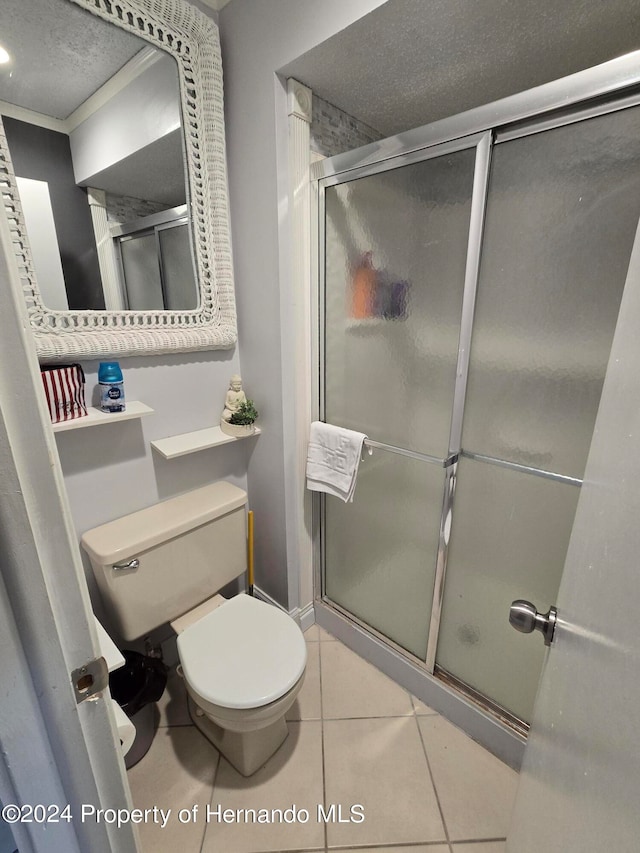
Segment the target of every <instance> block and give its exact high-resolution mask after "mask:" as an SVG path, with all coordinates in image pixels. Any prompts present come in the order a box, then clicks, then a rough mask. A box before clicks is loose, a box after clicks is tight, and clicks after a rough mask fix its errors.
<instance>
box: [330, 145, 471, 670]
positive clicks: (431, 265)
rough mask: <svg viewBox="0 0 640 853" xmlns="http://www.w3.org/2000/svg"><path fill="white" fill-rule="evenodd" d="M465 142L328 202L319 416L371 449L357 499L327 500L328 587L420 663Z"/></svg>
mask: <svg viewBox="0 0 640 853" xmlns="http://www.w3.org/2000/svg"><path fill="white" fill-rule="evenodd" d="M468 144H469V145H470V147H468V148H463V149H462V150H454V151H451V150H450V151H449V152H447V153H442V154H441V155H440V156H433V154H432V155H431V158H430V159H424V160H422V161H421V162H415V163H412V164H408V165H404V166H401V167H397V168H394V169H389V170H388V171H383V172H381V173H379V174H373V175H368V176H366V177H361V178H356V179H352V180H347V181H345V182H342V183H337V182H336V183H335V184H334V185H333V186H327V187H326V189H325V196H324V199H325V219H324V234H325V269H324V284H325V294H324V328H325V340H324V364H325V374H324V412H323V415H324V420H326V421H327V422H329V423H333V424H336V425H338V426H343V427H348V428H350V429H354V430H358V431H360V432H363V433H365V434H366V435H367V436H368V437H369V438H370V439H371V440H372V441H373V442H375V443H376V446H375V449H374V451H373V455H372V456H369V455H367V454H366V453H365V455H364V459H363V461H362V463H361V466H360V474H359V477H358V484H357V488H356V492H355V499H354V503H353V504H349V505H345V504H343V503H342V502H341V501H339V500H338V499H336V498H333V497H327V498H326V499H325V507H324V515H323V525H322V528H323V548H324V593H325V596H326V597H327V598H328V599H329V600H330V601H331V602H333V603H334V604H336V605H338V606H339V607H342V608H343V609H344V610H346V611H348V612H349V613H351V614H353V615H354V616H356V617H357V618H359V619H360V620H362V621H363V622H364V623H366V624H367V625H369V626H371V627H372V628H373V629H375V630H376V631H378V632H380V633H381V634H383V635H384V636H385V637H388V638H389V639H390V640H391V641H392V642H393V643H395V644H397V645H398V646H400V647H402V648H403V649H406V650H407V651H409V652H411V653H412V654H414V655H416V656H418V657H420V658H421V659H423V660H424V658H425V655H426V647H427V638H428V632H429V613H430V611H431V604H432V596H433V587H434V577H435V568H436V561H437V558H438V548H439V539H440V535H439V531H440V521H441V515H442V506H443V494H444V490H445V480H446V472H445V465H446V460H447V456H448V453H449V442H450V432H451V422H452V409H453V400H454V390H455V382H456V365H457V360H458V344H459V337H460V321H461V313H462V301H463V294H464V285H465V268H466V259H467V244H468V236H469V222H470V213H471V196H472V189H473V177H474V164H475V154H476V147H475V142H473V141H472V142H469V143H468ZM425 156H427V155H425Z"/></svg>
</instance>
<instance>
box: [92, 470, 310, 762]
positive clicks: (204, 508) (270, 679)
mask: <svg viewBox="0 0 640 853" xmlns="http://www.w3.org/2000/svg"><path fill="white" fill-rule="evenodd" d="M246 503H247V495H246V493H245V492H244V491H243V490H242V489H239V488H237V487H236V486H234V485H232V484H231V483H227V482H224V481H221V482H218V483H212V484H211V485H209V486H205V487H204V488H201V489H196V490H194V491H192V492H188V493H187V494H184V495H180V496H179V497H177V498H171V499H170V500H167V501H163V502H162V503H159V504H156V505H154V506H151V507H148V508H146V509H143V510H140V511H139V512H135V513H132V514H131V515H128V516H124V517H122V518H119V519H116V520H115V521H111V522H109V523H108V524H103V525H101V526H100V527H96V528H94V529H93V530H89V531H87V532H86V533H85V534H84V535H83V536H82V546H83V548H84V549H85V550H86V551H87V553H88V555H89V557H90V559H91V564H92V566H93V570H94V574H95V577H96V580H97V582H98V586H99V588H100V592H101V595H102V598H103V602H104V606H105V610H106V611H107V612H108V613H109V615H110V616H111V620H112V622H113V625H114V627H115V629H116V631H117V632H118V633H119V634H120V635H121V636H122V637H123V638H124V639H125V640H134V639H138V638H140V637H144V636H145V635H146V634H147V633H149V631H151V630H153V629H155V628H158V627H160V626H161V625H163V624H166V623H170V624H171V625H172V626H173V628H174V630H175V631H176V633H177V634H178V640H177V645H178V655H179V657H180V665H181V669H182V674H183V677H184V681H185V686H186V688H187V693H188V702H189V711H190V714H191V717H192V719H193V722H194V723H195V725H196V726H197V728H198V729H199V730H200V731H201V732H202V733H203V734H204V735H205V736H206V737H207V738H208V739H209V740H210V741H211V742H212V743H213V744H214V745H215V746H216V747H217V749H218V750H219V751H220V752H221V753H222V754H223V755H224V756H225V757H226V758H227V759H228V760H229V762H230V763H231V764H232V765H233V766H234V767H235V768H236V769H237V770H238V771H239V772H240V773H242V774H243V775H244V776H249V775H251V774H252V773H254V772H255V771H256V770H257V769H258V768H259V767H261V766H262V765H263V764H264V763H265V762H266V761H267V759H268V758H269V757H270V756H271V755H273V753H274V752H275V751H276V750H277V749H278V747H279V746H280V745H281V744H282V742H283V741H284V739H285V738H286V736H287V724H286V721H285V715H286V713H287V711H288V710H289V708H290V707H291V705H292V704H293V702H294V701H295V698H296V696H297V695H298V693H299V691H300V688H301V687H302V683H303V680H304V674H305V668H306V661H307V652H306V644H305V640H304V637H303V635H302V631H301V630H300V628H299V626H298V625H297V624H296V623H295V622H294V620H293V619H292V618H291V617H290V616H289V614H288V613H286V612H285V611H283V610H280V609H278V608H277V607H274V606H272V605H270V604H267V603H265V602H263V601H258V600H257V599H255V598H252V597H250V596H248V595H245V594H244V593H241V594H240V595H237V596H235V597H234V598H231V599H229V600H225V599H223V598H222V597H221V596H219V595H216V593H218V591H219V590H220V589H221V588H222V587H223V586H225V585H226V584H228V583H230V582H231V581H232V580H234V579H235V578H237V577H239V576H240V575H242V574H243V573H244V572H245V571H246V558H247V540H246Z"/></svg>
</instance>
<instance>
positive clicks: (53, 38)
mask: <svg viewBox="0 0 640 853" xmlns="http://www.w3.org/2000/svg"><path fill="white" fill-rule="evenodd" d="M0 43H1V44H2V46H3V47H4V48H6V50H8V51H9V53H10V54H11V57H12V62H11V64H10V65H2V66H0V100H3V101H8V102H9V103H11V104H16V105H18V106H21V107H26V108H27V109H30V110H34V111H35V112H39V113H44V114H45V115H48V116H53V117H54V118H67V116H68V115H69V114H70V113H72V112H73V111H74V110H75V108H76V107H78V106H79V105H80V104H81V103H83V101H85V100H86V99H87V98H88V97H89V96H90V95H92V94H93V93H94V92H95V91H96V89H99V88H100V86H101V85H102V84H103V83H104V82H105V81H106V80H108V79H109V78H110V77H112V76H113V75H114V74H115V72H116V71H118V70H119V69H120V68H122V66H123V65H125V64H126V63H127V62H128V61H129V59H131V58H132V57H133V56H135V54H136V53H138V52H139V51H140V50H142V48H144V47H146V45H147V42H145V41H144V40H143V39H140V38H138V37H137V36H133V35H130V34H129V33H126V32H124V30H121V29H119V28H118V27H115V26H113V24H109V23H107V22H106V21H103V20H101V19H100V18H97V17H96V16H95V15H92V14H91V13H90V12H87V11H86V10H84V9H80V7H78V6H75V5H73V4H72V3H69V2H68V0H0Z"/></svg>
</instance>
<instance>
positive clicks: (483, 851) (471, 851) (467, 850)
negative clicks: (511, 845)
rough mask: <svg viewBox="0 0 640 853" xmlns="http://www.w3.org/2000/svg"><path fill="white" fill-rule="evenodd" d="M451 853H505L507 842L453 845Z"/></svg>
mask: <svg viewBox="0 0 640 853" xmlns="http://www.w3.org/2000/svg"><path fill="white" fill-rule="evenodd" d="M453 853H507V842H506V841H487V842H486V843H481V844H454V845H453Z"/></svg>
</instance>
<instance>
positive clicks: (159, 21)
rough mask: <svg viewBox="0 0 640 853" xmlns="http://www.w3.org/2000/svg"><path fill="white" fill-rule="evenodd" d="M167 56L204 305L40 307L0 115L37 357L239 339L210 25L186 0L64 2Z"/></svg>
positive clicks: (216, 58)
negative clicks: (177, 100)
mask: <svg viewBox="0 0 640 853" xmlns="http://www.w3.org/2000/svg"><path fill="white" fill-rule="evenodd" d="M67 2H71V3H74V4H75V5H77V6H81V7H82V8H84V9H87V10H88V11H90V12H92V13H93V14H94V15H97V16H98V17H100V18H103V19H104V20H106V21H110V22H111V23H113V24H115V25H116V26H119V27H122V28H123V29H125V30H127V31H129V32H131V33H134V34H135V35H138V36H140V37H141V38H143V39H146V41H148V42H150V43H151V44H153V45H154V46H156V47H159V48H162V49H163V50H166V51H167V52H168V53H170V54H171V55H172V56H174V58H175V59H176V61H177V64H178V74H179V78H180V93H181V102H182V104H181V105H182V117H183V129H184V136H185V150H186V160H187V171H188V187H189V195H190V210H191V218H192V231H193V239H194V246H195V254H196V267H197V272H198V280H199V286H200V305H199V308H198V309H197V310H194V311H126V312H118V311H52V310H50V309H48V308H46V307H45V306H44V305H43V302H42V297H41V295H40V289H39V287H38V283H37V281H36V276H35V272H34V268H33V263H32V260H31V252H30V249H29V242H28V237H27V233H26V229H25V225H24V218H23V215H22V209H21V206H20V197H19V194H18V190H17V185H16V180H15V176H14V173H13V168H12V165H11V157H10V155H9V149H8V146H7V142H6V137H5V135H4V129H3V127H2V121H1V119H0V191H1V192H2V198H3V202H4V207H5V210H6V212H7V215H8V218H9V222H10V227H11V230H12V233H13V236H14V246H15V252H16V257H17V259H18V265H19V268H20V276H21V280H22V284H23V290H24V295H25V302H26V306H27V313H28V316H29V321H30V323H31V328H32V329H33V332H34V336H35V340H36V346H37V350H38V355H39V357H40V359H41V360H43V361H44V360H56V359H64V358H69V357H76V356H77V357H82V356H85V357H87V358H100V357H105V356H116V355H119V356H126V355H137V354H148V355H152V354H161V353H166V352H193V351H197V350H208V349H226V348H229V347H231V346H233V344H234V343H235V342H236V340H237V326H236V310H235V297H234V290H233V267H232V259H231V238H230V230H229V210H228V195H227V170H226V154H225V139H224V112H223V95H222V62H221V57H220V40H219V35H218V28H217V26H216V25H215V23H214V22H213V21H212V20H211V19H210V18H208V17H206V16H205V15H204V14H203V13H201V12H200V11H199V10H198V9H196V8H194V7H193V6H190V5H188V3H185V2H183V0H67Z"/></svg>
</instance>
